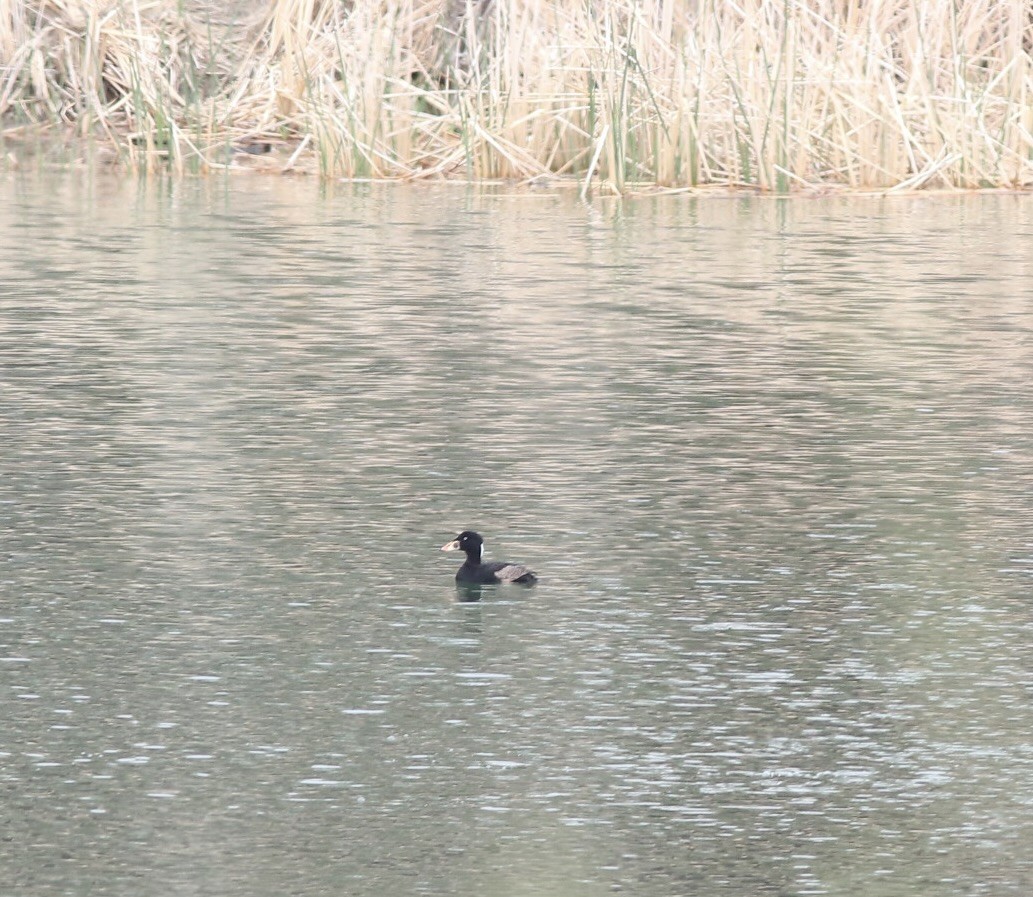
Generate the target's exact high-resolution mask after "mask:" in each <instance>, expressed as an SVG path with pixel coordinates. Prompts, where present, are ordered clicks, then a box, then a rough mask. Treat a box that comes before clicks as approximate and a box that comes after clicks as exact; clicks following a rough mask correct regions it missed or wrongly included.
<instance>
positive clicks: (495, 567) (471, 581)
mask: <svg viewBox="0 0 1033 897" xmlns="http://www.w3.org/2000/svg"><path fill="white" fill-rule="evenodd" d="M441 550H442V551H462V552H465V554H466V561H465V562H464V563H463V566H462V567H460V568H459V572H458V573H456V582H457V583H460V584H463V585H495V584H497V583H509V582H515V583H519V584H520V585H522V586H533V585H534V584H535V583H536V582H538V575H537V574H536V573H535V572H534V571H533V570H531V569H530V568H529V567H525V566H524V565H523V564H510V563H507V562H506V561H490V562H488V563H484V562H483V561H482V560H481V558H482V557H483V556H484V539H482V538H481V536H480V534H479V533H475V532H473V530H463V532H461V533H460V534H459V535H458V536H456V537H455V538H454V539H453V540H452V541H451V542H446V543H445V544H444V545H442V546H441Z"/></svg>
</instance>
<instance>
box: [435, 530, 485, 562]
mask: <svg viewBox="0 0 1033 897" xmlns="http://www.w3.org/2000/svg"><path fill="white" fill-rule="evenodd" d="M441 550H442V551H463V552H466V556H467V557H468V558H469V559H470V560H471V561H473V562H474V563H475V564H479V563H480V562H481V553H482V552H483V551H484V539H482V538H481V537H480V535H479V534H478V533H475V532H473V531H472V530H468V529H467V530H463V531H462V532H461V533H460V534H459V535H458V536H456V537H455V538H454V539H453V540H452V541H451V542H447V543H445V544H444V545H442V546H441Z"/></svg>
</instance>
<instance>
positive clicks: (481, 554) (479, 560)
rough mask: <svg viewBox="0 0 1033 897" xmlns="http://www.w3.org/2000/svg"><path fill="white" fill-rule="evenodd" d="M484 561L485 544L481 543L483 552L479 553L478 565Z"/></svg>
mask: <svg viewBox="0 0 1033 897" xmlns="http://www.w3.org/2000/svg"><path fill="white" fill-rule="evenodd" d="M483 560H484V543H483V542H481V550H480V551H479V552H478V553H477V563H478V564H479V563H480V562H481V561H483Z"/></svg>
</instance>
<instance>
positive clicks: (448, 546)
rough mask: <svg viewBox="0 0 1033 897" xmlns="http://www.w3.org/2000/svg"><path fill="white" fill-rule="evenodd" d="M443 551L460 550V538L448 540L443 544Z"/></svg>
mask: <svg viewBox="0 0 1033 897" xmlns="http://www.w3.org/2000/svg"><path fill="white" fill-rule="evenodd" d="M441 550H442V551H459V540H458V539H453V540H452V541H451V542H446V543H445V544H444V545H442V546H441Z"/></svg>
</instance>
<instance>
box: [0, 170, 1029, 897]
mask: <svg viewBox="0 0 1033 897" xmlns="http://www.w3.org/2000/svg"><path fill="white" fill-rule="evenodd" d="M1031 238H1033V198H1030V197H1022V196H1000V197H990V196H972V197H924V198H908V199H904V198H895V199H891V200H884V199H877V198H854V199H843V198H829V199H822V200H797V201H792V202H778V201H772V200H766V199H753V198H709V199H706V200H702V201H698V200H695V199H692V198H688V197H684V196H682V197H671V198H647V199H643V200H640V201H635V202H629V203H625V204H623V205H617V204H613V203H610V204H607V203H602V202H600V203H597V204H595V205H592V206H582V205H580V204H578V203H577V202H576V200H575V199H574V198H573V197H571V196H566V195H564V196H546V195H539V194H532V195H528V194H523V193H520V192H517V191H508V190H505V189H500V190H497V191H495V192H476V191H468V190H466V189H465V188H463V187H417V188H412V187H375V188H374V187H355V188H352V187H343V188H337V189H336V191H330V192H320V190H319V188H318V187H316V186H314V185H312V184H310V183H309V182H305V181H289V180H277V179H263V178H247V179H239V180H230V181H220V180H209V181H184V182H180V183H171V184H169V183H161V182H155V183H148V182H137V181H126V180H114V179H113V180H108V179H106V178H104V177H100V176H89V177H88V176H83V175H53V174H49V175H13V174H8V175H5V176H4V177H3V178H2V179H0V284H2V286H0V364H2V391H0V426H2V433H3V439H2V441H0V531H2V543H0V554H2V569H0V589H2V591H0V713H2V721H3V722H2V726H0V789H2V790H0V794H2V796H3V797H2V804H0V808H2V812H3V825H2V838H3V848H2V851H0V885H2V887H0V891H2V892H3V893H4V894H11V895H18V897H42V895H48V897H49V895H55V894H68V895H80V894H87V893H88V894H91V895H123V894H133V895H141V897H149V895H155V897H158V895H161V897H166V895H196V894H219V895H249V897H265V895H269V897H281V895H284V894H290V895H293V897H309V895H321V894H349V895H374V894H377V895H379V894H425V895H482V894H513V895H555V894H563V895H586V897H594V895H601V894H611V893H615V892H625V893H633V894H670V895H674V894H678V895H683V894H685V895H687V894H706V895H742V894H775V895H797V894H800V895H803V894H832V895H854V894H861V893H864V894H878V895H923V897H928V895H932V897H939V895H981V894H987V895H995V897H996V895H1004V894H1027V893H1029V892H1030V889H1031V888H1033V848H1031V847H1030V845H1031V844H1033V708H1031V703H1030V693H1031V689H1033V663H1031V661H1030V652H1029V643H1030V640H1031V637H1033V625H1031V624H1033V536H1031V529H1030V523H1031V514H1030V511H1031V495H1033V435H1031V434H1033V427H1031V426H1030V421H1031V419H1033V397H1031V394H1030V391H1029V388H1028V385H1029V383H1030V382H1031V381H1033V354H1031V352H1030V348H1029V347H1030V345H1031V340H1033V305H1031V300H1033V280H1031V274H1033V261H1031V258H1033V256H1031V255H1030V252H1029V246H1030V245H1031ZM466 527H475V528H477V529H479V530H480V531H481V532H482V533H483V534H484V535H485V537H486V541H487V547H488V553H489V556H491V557H494V558H496V559H507V560H516V561H521V562H524V563H528V564H530V565H531V566H532V567H534V568H535V569H536V570H537V571H538V572H539V574H540V576H541V584H540V585H539V586H538V587H537V588H535V589H534V590H530V591H528V590H522V589H502V590H490V589H489V590H487V591H486V592H485V593H483V594H482V596H481V599H482V600H480V601H479V602H476V603H461V602H459V601H457V593H456V591H455V588H454V584H453V582H452V577H453V575H454V570H455V567H456V564H457V563H458V562H457V561H456V560H455V556H454V555H444V554H442V553H440V552H439V551H437V548H438V546H440V545H441V544H442V543H443V542H445V541H446V540H447V539H450V538H451V537H453V536H454V535H455V533H456V532H457V531H458V530H460V529H462V528H466Z"/></svg>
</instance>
